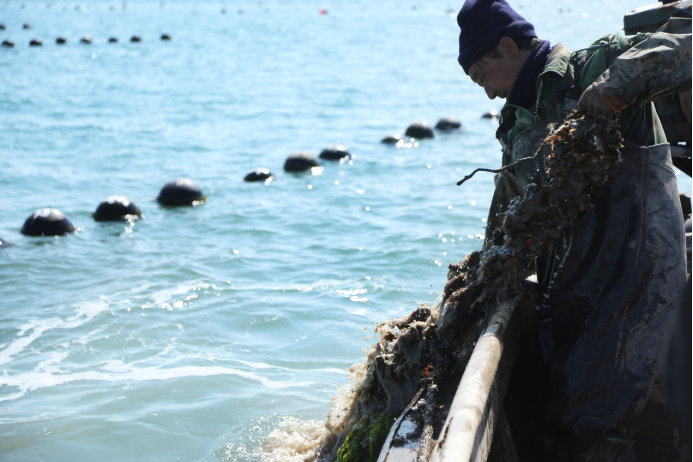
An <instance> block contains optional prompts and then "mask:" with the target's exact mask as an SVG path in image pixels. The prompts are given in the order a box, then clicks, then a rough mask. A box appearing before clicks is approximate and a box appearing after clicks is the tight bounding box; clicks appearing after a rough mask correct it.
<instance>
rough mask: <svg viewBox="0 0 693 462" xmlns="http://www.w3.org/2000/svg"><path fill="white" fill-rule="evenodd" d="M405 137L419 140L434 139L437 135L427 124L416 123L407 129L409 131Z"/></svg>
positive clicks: (405, 133)
mask: <svg viewBox="0 0 693 462" xmlns="http://www.w3.org/2000/svg"><path fill="white" fill-rule="evenodd" d="M404 136H408V137H410V138H417V139H420V140H422V139H426V138H433V137H434V136H435V134H434V133H433V129H432V128H431V127H430V126H429V125H428V124H427V123H426V122H414V123H413V124H411V125H409V127H407V131H406V132H404Z"/></svg>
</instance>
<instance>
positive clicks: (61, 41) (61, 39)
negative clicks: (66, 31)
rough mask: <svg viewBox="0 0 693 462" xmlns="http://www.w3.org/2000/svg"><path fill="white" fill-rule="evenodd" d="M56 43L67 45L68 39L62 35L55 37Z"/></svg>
mask: <svg viewBox="0 0 693 462" xmlns="http://www.w3.org/2000/svg"><path fill="white" fill-rule="evenodd" d="M55 43H57V44H58V45H65V44H66V43H67V39H66V38H65V37H63V36H62V35H61V36H60V37H58V38H57V39H55Z"/></svg>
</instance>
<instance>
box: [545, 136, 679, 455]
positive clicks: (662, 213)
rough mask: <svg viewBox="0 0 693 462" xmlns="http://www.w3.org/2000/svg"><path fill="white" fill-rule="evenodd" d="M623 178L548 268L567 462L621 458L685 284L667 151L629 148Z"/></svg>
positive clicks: (549, 340) (554, 394)
mask: <svg viewBox="0 0 693 462" xmlns="http://www.w3.org/2000/svg"><path fill="white" fill-rule="evenodd" d="M621 157H622V162H621V163H620V164H618V166H617V170H616V175H615V181H614V182H613V184H612V185H611V186H610V187H609V188H608V189H607V190H606V191H605V192H604V193H603V194H602V195H601V196H600V197H599V198H597V199H596V200H595V204H594V207H593V209H592V211H591V212H589V213H586V214H584V215H582V216H580V217H579V218H578V219H577V220H576V222H575V224H574V226H573V227H572V228H571V229H569V230H567V231H566V232H565V233H564V238H563V240H562V242H560V243H559V244H558V245H557V253H556V256H555V258H553V259H552V261H551V263H550V268H549V267H547V268H542V266H546V265H541V264H539V265H538V266H539V268H538V269H539V270H540V271H539V276H540V280H541V279H542V278H541V273H542V269H543V270H544V271H543V273H544V281H543V282H544V292H545V297H546V298H545V304H544V305H543V306H542V307H540V310H539V312H538V313H537V315H538V319H537V321H538V322H537V332H538V335H539V341H540V344H542V345H543V350H544V355H545V360H546V361H547V363H548V369H549V396H548V424H549V428H550V429H552V431H553V432H555V435H554V436H555V439H554V440H553V444H552V445H553V446H554V449H555V450H556V452H557V454H567V455H568V457H567V460H581V461H597V460H609V461H613V460H618V458H619V456H620V454H621V453H622V446H623V442H622V437H621V436H620V433H619V431H618V429H619V428H621V427H623V426H624V425H626V424H627V423H628V421H629V420H630V419H631V418H633V417H634V416H636V415H637V414H638V413H639V412H640V411H641V410H642V407H643V406H644V404H645V402H646V400H647V398H648V395H649V392H650V389H651V387H652V384H653V382H654V379H655V377H656V375H657V372H658V368H659V365H660V361H661V360H662V358H663V357H664V350H665V345H666V344H667V340H668V338H669V335H670V332H671V329H672V327H673V326H672V321H673V313H674V307H675V303H676V301H677V298H678V296H679V294H680V292H681V290H682V288H683V287H685V284H686V262H685V241H684V239H685V234H684V228H683V220H682V215H681V208H680V202H679V198H678V191H677V184H676V177H675V174H674V170H673V165H672V162H671V156H670V154H669V145H668V144H662V145H657V146H650V147H639V146H636V145H634V144H632V143H630V142H626V146H625V147H624V148H623V149H622V150H621Z"/></svg>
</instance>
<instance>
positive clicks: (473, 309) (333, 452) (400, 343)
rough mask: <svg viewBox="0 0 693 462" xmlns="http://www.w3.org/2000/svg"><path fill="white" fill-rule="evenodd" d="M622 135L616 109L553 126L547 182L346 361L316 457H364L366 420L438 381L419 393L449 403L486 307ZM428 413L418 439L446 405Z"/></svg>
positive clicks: (610, 162) (547, 247) (586, 187)
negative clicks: (434, 298) (436, 286)
mask: <svg viewBox="0 0 693 462" xmlns="http://www.w3.org/2000/svg"><path fill="white" fill-rule="evenodd" d="M622 142H623V140H622V137H621V135H620V133H619V132H618V120H617V119H615V118H612V119H609V120H607V119H605V118H601V117H600V118H597V119H595V120H593V119H588V118H585V117H583V116H581V115H580V114H578V113H577V112H576V111H573V112H572V113H571V114H569V116H568V117H567V119H566V120H565V122H564V123H563V124H562V125H560V126H559V127H558V128H555V129H554V130H553V131H552V133H551V134H550V135H549V136H548V137H547V138H546V139H545V140H544V141H543V143H542V144H541V146H540V148H539V150H540V152H538V154H539V153H541V154H542V155H543V158H544V159H545V161H544V167H545V171H546V173H547V178H548V179H547V181H546V183H545V184H544V185H536V184H531V185H529V186H528V187H527V190H526V193H525V195H524V196H523V197H517V198H516V199H514V200H513V201H511V203H510V204H509V207H508V209H507V211H506V213H505V217H504V219H503V225H502V228H501V229H497V230H494V231H493V233H492V238H491V239H490V241H491V242H487V243H486V249H485V250H484V251H478V252H472V253H471V254H470V255H468V256H467V257H466V258H464V259H463V260H462V261H460V262H459V263H457V264H452V265H450V267H449V272H448V282H447V283H446V285H445V287H444V290H443V294H442V300H441V301H440V302H439V303H438V304H437V305H436V306H434V307H429V306H428V305H421V306H420V307H418V308H417V309H416V310H415V311H414V312H412V313H411V314H410V315H408V316H404V317H402V318H398V319H393V320H390V321H387V322H384V323H382V324H380V325H379V326H378V327H377V328H376V332H377V333H378V334H379V335H380V338H379V341H378V342H377V343H376V344H375V345H373V347H372V348H371V350H370V352H369V353H368V356H367V358H366V361H365V362H364V363H363V364H361V365H358V366H356V367H354V368H352V376H353V379H354V382H353V387H352V389H351V391H350V394H349V395H348V396H345V397H344V398H345V399H343V400H342V402H341V403H336V404H335V406H334V407H333V410H332V411H331V413H330V415H329V416H328V421H327V423H326V429H327V430H326V432H325V435H324V437H323V439H322V445H321V448H320V450H319V456H318V459H319V460H325V461H329V460H334V459H335V458H336V457H337V456H338V457H339V460H340V461H342V460H343V461H345V462H346V461H352V460H353V461H356V460H368V459H358V458H349V457H352V454H356V453H353V452H352V449H353V448H354V447H356V446H360V447H362V448H363V447H365V443H364V441H365V439H364V438H365V436H364V435H365V434H366V433H367V432H368V428H370V427H369V426H368V425H370V424H368V425H367V423H368V422H373V419H374V416H381V415H388V414H390V415H399V414H400V413H402V411H403V410H405V409H411V406H412V404H409V407H407V404H408V403H409V402H410V400H411V399H412V397H414V396H415V395H416V394H417V393H421V391H423V390H424V389H431V387H432V386H435V387H437V385H440V387H441V393H437V392H436V393H427V394H426V395H425V404H426V408H428V409H445V407H446V406H448V405H449V404H450V403H449V401H450V400H451V398H452V395H454V387H455V386H456V385H457V383H458V380H459V377H460V376H461V374H462V372H463V371H464V368H465V366H466V364H467V361H468V360H469V356H470V355H471V353H472V350H473V348H474V346H475V344H476V340H477V339H478V337H479V335H480V334H481V332H482V330H483V329H484V327H485V325H486V322H487V320H488V317H489V316H490V314H491V311H492V310H493V308H494V307H495V306H497V305H498V304H500V303H503V302H508V301H510V300H512V299H514V298H515V297H517V296H518V295H519V294H521V293H522V290H523V286H524V282H525V280H526V278H527V277H528V276H530V275H531V274H532V273H533V263H534V260H535V258H536V257H537V256H540V255H544V254H546V253H547V252H550V251H551V249H552V248H553V247H554V245H555V243H556V241H557V240H558V239H559V238H560V237H561V235H562V233H563V231H564V230H566V229H567V228H568V227H569V226H570V225H571V224H572V223H573V222H574V221H575V219H576V218H577V217H578V216H579V214H581V213H584V212H586V211H588V210H590V208H591V207H592V203H593V199H594V198H596V197H598V195H599V193H600V192H601V191H602V190H603V189H604V188H605V187H606V186H607V185H608V183H609V178H610V177H612V175H613V171H614V167H615V166H616V165H617V164H618V163H619V162H620V153H619V149H620V148H621V147H622V145H623V144H622ZM537 157H538V155H537V156H535V158H537ZM501 174H502V173H501ZM431 371H435V373H431ZM422 377H423V380H422ZM451 388H452V393H450V389H451ZM446 389H447V390H448V391H447V392H445V390H446ZM436 390H437V388H436ZM438 401H440V402H438ZM383 413H387V414H383ZM433 415H434V414H433V413H430V412H429V413H428V414H427V417H426V419H425V420H426V422H427V423H426V424H425V425H423V424H422V425H421V429H420V433H419V437H420V438H422V440H423V439H424V438H426V439H428V440H429V441H430V440H431V439H432V438H434V437H436V435H437V433H438V432H439V431H440V428H441V427H442V424H443V419H444V415H445V412H437V413H435V415H436V418H435V419H432V417H431V416H433ZM352 430H353V431H352ZM350 432H351V433H350ZM424 433H425V435H424ZM347 435H349V436H347ZM345 440H346V442H345ZM355 441H360V443H358V444H355V443H354V442H355ZM369 441H370V440H369ZM343 443H344V445H343ZM381 444H382V443H381ZM371 446H372V445H370V443H369V447H368V453H369V454H371V456H372V447H371ZM429 446H430V445H429ZM340 447H341V448H342V449H339V451H338V448H340ZM422 447H423V446H422ZM421 451H422V450H420V454H419V457H418V460H421V461H424V460H427V457H428V456H427V455H426V454H430V447H428V449H426V450H425V451H423V452H424V453H425V454H424V453H421ZM354 457H355V456H354Z"/></svg>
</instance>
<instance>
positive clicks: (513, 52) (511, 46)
mask: <svg viewBox="0 0 693 462" xmlns="http://www.w3.org/2000/svg"><path fill="white" fill-rule="evenodd" d="M498 47H499V48H500V50H501V52H502V53H503V54H504V55H506V56H508V57H509V58H516V57H517V55H518V53H519V49H518V48H517V43H515V40H513V39H511V38H510V37H503V38H502V39H501V40H500V43H498Z"/></svg>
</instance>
